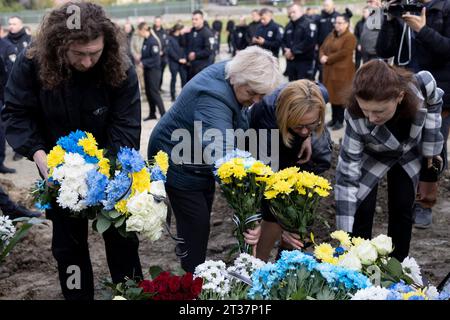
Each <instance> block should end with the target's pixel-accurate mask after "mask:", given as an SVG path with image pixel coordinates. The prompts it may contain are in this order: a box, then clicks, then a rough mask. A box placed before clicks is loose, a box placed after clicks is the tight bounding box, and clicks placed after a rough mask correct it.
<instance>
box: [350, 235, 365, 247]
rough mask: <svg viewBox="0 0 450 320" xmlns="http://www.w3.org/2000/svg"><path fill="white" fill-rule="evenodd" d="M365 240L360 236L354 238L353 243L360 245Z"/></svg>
mask: <svg viewBox="0 0 450 320" xmlns="http://www.w3.org/2000/svg"><path fill="white" fill-rule="evenodd" d="M364 241H365V240H364V239H363V238H360V237H356V238H352V243H353V245H354V246H359V245H360V244H361V243H363V242H364Z"/></svg>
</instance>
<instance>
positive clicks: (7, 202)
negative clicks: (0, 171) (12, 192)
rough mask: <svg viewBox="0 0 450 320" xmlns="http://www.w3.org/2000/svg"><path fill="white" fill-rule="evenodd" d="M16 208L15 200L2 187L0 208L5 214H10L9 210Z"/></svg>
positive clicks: (0, 190) (0, 189) (0, 188)
mask: <svg viewBox="0 0 450 320" xmlns="http://www.w3.org/2000/svg"><path fill="white" fill-rule="evenodd" d="M14 208H15V204H14V202H12V201H11V199H10V198H9V196H8V195H7V194H6V192H5V191H4V190H3V189H2V187H0V210H2V212H3V214H4V215H8V211H11V210H13V209H14Z"/></svg>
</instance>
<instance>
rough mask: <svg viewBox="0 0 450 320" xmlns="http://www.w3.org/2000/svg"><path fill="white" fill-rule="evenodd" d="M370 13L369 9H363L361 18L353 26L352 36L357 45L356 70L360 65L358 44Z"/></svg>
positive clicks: (359, 47)
mask: <svg viewBox="0 0 450 320" xmlns="http://www.w3.org/2000/svg"><path fill="white" fill-rule="evenodd" d="M369 14H370V11H369V7H367V6H366V7H364V8H363V10H362V16H361V19H360V20H359V21H358V22H357V23H356V25H355V29H354V32H353V34H354V35H355V37H356V41H357V45H356V51H355V67H356V69H358V68H359V67H360V65H361V60H362V59H361V58H362V55H361V44H360V43H359V41H360V39H361V33H362V31H363V28H364V25H365V23H366V21H367V18H368V17H369Z"/></svg>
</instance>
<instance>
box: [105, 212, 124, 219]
mask: <svg viewBox="0 0 450 320" xmlns="http://www.w3.org/2000/svg"><path fill="white" fill-rule="evenodd" d="M121 215H122V214H121V213H120V212H119V211H117V210H112V211H109V212H108V216H109V217H111V218H112V219H117V218H118V217H120V216H121Z"/></svg>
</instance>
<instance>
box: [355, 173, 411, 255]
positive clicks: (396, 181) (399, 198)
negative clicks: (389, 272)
mask: <svg viewBox="0 0 450 320" xmlns="http://www.w3.org/2000/svg"><path fill="white" fill-rule="evenodd" d="M387 183H388V214H389V219H388V236H389V237H391V238H392V242H393V245H394V252H393V253H392V256H393V257H395V258H397V259H398V260H399V261H400V262H401V261H403V259H404V258H406V257H407V256H408V252H409V243H410V242H411V230H412V224H413V205H414V200H415V196H416V192H415V190H414V185H413V183H412V180H411V178H410V177H409V176H408V174H407V173H406V171H405V170H404V169H403V168H402V167H401V166H400V165H399V164H396V165H394V166H393V167H392V168H391V169H390V170H389V171H388V173H387ZM377 189H378V185H376V186H375V187H374V188H373V189H372V191H371V192H370V193H369V195H368V196H367V197H366V198H365V199H364V200H363V201H362V203H361V204H360V206H359V208H358V210H357V211H356V215H355V222H354V224H353V232H352V235H353V236H356V237H362V238H365V239H370V238H372V226H373V217H374V214H375V205H376V199H377Z"/></svg>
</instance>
